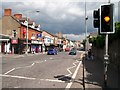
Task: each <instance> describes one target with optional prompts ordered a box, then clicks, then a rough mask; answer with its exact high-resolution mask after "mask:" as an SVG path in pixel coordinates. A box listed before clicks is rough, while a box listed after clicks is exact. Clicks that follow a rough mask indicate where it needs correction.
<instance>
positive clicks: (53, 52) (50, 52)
mask: <svg viewBox="0 0 120 90" xmlns="http://www.w3.org/2000/svg"><path fill="white" fill-rule="evenodd" d="M47 54H48V55H57V50H56V49H54V48H52V49H49V50H48V52H47Z"/></svg>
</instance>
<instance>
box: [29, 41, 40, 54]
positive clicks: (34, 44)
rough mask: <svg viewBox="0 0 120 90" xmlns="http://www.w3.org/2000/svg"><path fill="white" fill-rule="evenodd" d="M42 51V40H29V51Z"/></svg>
mask: <svg viewBox="0 0 120 90" xmlns="http://www.w3.org/2000/svg"><path fill="white" fill-rule="evenodd" d="M40 52H42V42H41V41H39V40H31V53H40Z"/></svg>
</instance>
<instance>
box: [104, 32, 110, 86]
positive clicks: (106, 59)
mask: <svg viewBox="0 0 120 90" xmlns="http://www.w3.org/2000/svg"><path fill="white" fill-rule="evenodd" d="M108 64H109V55H108V34H106V40H105V55H104V87H107V68H108Z"/></svg>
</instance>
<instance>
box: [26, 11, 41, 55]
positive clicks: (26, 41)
mask: <svg viewBox="0 0 120 90" xmlns="http://www.w3.org/2000/svg"><path fill="white" fill-rule="evenodd" d="M31 12H33V11H31ZM35 12H37V13H39V12H40V11H39V10H37V11H35ZM28 13H30V12H28ZM28 13H27V31H26V52H25V54H26V55H27V54H28V34H29V33H28V28H29V26H28V25H29V21H28Z"/></svg>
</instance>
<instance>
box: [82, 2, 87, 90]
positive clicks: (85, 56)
mask: <svg viewBox="0 0 120 90" xmlns="http://www.w3.org/2000/svg"><path fill="white" fill-rule="evenodd" d="M87 20H88V17H87V15H86V0H85V55H84V59H83V90H85V71H84V69H85V60H86V58H87Z"/></svg>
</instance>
